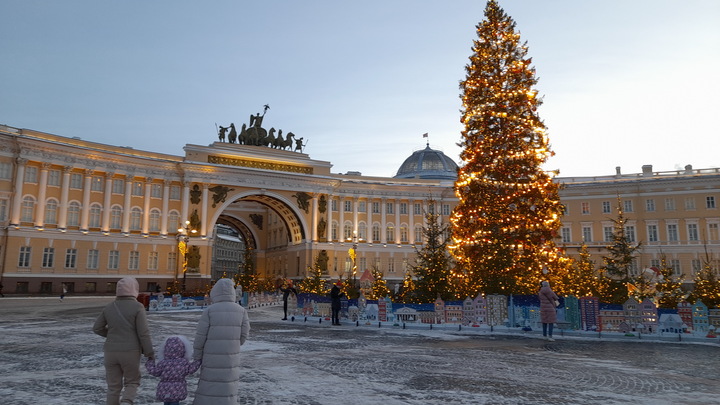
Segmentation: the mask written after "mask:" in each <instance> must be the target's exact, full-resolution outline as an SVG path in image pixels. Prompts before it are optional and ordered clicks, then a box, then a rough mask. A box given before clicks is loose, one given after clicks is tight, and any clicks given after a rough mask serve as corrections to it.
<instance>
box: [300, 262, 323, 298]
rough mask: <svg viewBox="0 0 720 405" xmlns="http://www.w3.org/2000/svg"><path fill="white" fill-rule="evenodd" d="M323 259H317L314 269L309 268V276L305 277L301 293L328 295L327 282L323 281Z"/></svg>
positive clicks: (301, 284) (301, 285) (301, 282)
mask: <svg viewBox="0 0 720 405" xmlns="http://www.w3.org/2000/svg"><path fill="white" fill-rule="evenodd" d="M321 261H322V258H321V256H320V255H318V256H317V257H315V263H314V265H313V267H308V269H307V275H306V276H305V278H304V279H302V281H300V284H299V285H298V288H299V289H300V292H304V293H313V294H320V295H324V294H327V292H328V289H327V288H326V281H325V279H323V269H322V265H321Z"/></svg>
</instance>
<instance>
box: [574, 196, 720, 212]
mask: <svg viewBox="0 0 720 405" xmlns="http://www.w3.org/2000/svg"><path fill="white" fill-rule="evenodd" d="M695 200H696V199H695V197H685V199H684V207H685V210H686V211H694V210H696V209H697V207H696V205H695ZM663 203H664V209H665V211H675V210H676V209H677V208H676V206H675V198H673V197H668V198H665V199H664V201H663ZM704 203H705V208H706V209H716V208H717V203H716V201H715V196H712V195H709V196H705V198H704ZM613 208H617V202H615V203H613V202H611V201H602V202H601V212H602V213H603V214H612V213H613ZM620 208H622V210H623V212H625V213H627V212H634V211H635V207H634V203H633V200H623V201H622V206H621V207H620ZM656 210H657V207H656V204H655V199H654V198H648V199H646V200H645V211H646V212H655V211H656ZM565 213H566V214H568V213H569V208H568V207H567V206H565ZM580 213H581V214H583V215H590V213H591V203H590V202H588V201H583V202H581V203H580Z"/></svg>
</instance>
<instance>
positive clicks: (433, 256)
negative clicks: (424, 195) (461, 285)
mask: <svg viewBox="0 0 720 405" xmlns="http://www.w3.org/2000/svg"><path fill="white" fill-rule="evenodd" d="M428 206H429V207H430V210H429V211H428V212H426V213H425V226H424V227H423V229H422V232H423V243H422V244H421V245H420V246H421V247H420V248H417V247H416V248H415V253H416V256H415V263H416V264H415V265H414V266H412V267H411V268H412V271H413V273H414V275H415V292H414V298H415V300H416V302H418V303H431V302H435V300H436V299H437V298H438V297H440V298H442V299H443V300H445V301H447V300H449V299H451V298H453V297H454V293H453V291H452V290H451V287H450V285H451V283H450V277H451V271H450V267H451V266H450V256H449V255H448V253H447V241H446V240H445V237H446V235H447V231H448V229H449V226H448V225H447V224H442V223H441V222H440V219H441V218H440V215H438V214H437V212H436V210H435V209H434V207H435V201H432V200H431V201H429V205H428Z"/></svg>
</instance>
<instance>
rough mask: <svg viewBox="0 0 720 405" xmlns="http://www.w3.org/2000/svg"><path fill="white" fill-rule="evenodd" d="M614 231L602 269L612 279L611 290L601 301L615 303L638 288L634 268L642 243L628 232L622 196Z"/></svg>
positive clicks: (621, 301) (620, 302)
mask: <svg viewBox="0 0 720 405" xmlns="http://www.w3.org/2000/svg"><path fill="white" fill-rule="evenodd" d="M612 221H613V233H612V238H611V240H610V244H608V245H607V246H606V247H605V249H607V254H606V255H605V256H603V258H602V259H603V263H604V265H603V266H602V270H603V272H604V274H605V275H607V277H608V278H609V279H610V283H609V284H610V286H609V291H608V292H607V293H606V295H605V296H603V297H600V300H601V301H606V302H610V303H613V304H622V303H624V302H625V301H626V300H627V299H628V297H629V296H630V295H632V294H631V292H632V291H633V290H634V289H635V288H636V287H634V286H633V284H632V276H633V269H635V267H636V266H635V256H634V255H635V251H637V250H638V249H639V248H640V244H639V243H638V244H636V243H634V242H633V241H632V240H631V239H632V238H631V237H630V235H629V234H628V232H627V228H626V226H627V218H626V217H625V213H624V212H623V210H622V207H621V204H620V198H618V205H617V217H616V218H614V219H613V220H612Z"/></svg>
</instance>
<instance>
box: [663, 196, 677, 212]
mask: <svg viewBox="0 0 720 405" xmlns="http://www.w3.org/2000/svg"><path fill="white" fill-rule="evenodd" d="M665 211H675V199H674V198H666V199H665Z"/></svg>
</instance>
